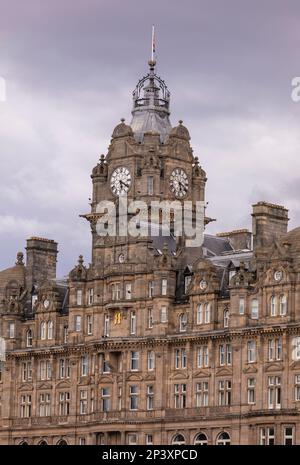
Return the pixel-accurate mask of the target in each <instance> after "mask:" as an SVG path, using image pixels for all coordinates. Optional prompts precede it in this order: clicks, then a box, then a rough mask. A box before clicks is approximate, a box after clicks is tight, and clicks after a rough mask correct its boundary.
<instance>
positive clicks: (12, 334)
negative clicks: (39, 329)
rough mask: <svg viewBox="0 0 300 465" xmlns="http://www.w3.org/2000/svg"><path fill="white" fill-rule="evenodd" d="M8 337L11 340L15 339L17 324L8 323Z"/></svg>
mask: <svg viewBox="0 0 300 465" xmlns="http://www.w3.org/2000/svg"><path fill="white" fill-rule="evenodd" d="M8 337H9V339H14V337H15V323H13V322H10V323H8Z"/></svg>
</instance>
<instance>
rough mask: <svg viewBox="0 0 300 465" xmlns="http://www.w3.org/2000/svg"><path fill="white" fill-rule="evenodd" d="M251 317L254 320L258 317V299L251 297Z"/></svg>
mask: <svg viewBox="0 0 300 465" xmlns="http://www.w3.org/2000/svg"><path fill="white" fill-rule="evenodd" d="M251 318H253V319H254V320H257V319H258V300H257V299H253V300H252V302H251Z"/></svg>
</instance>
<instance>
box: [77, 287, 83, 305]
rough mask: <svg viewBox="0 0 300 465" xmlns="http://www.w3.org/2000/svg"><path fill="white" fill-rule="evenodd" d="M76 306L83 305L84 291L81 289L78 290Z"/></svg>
mask: <svg viewBox="0 0 300 465" xmlns="http://www.w3.org/2000/svg"><path fill="white" fill-rule="evenodd" d="M76 304H77V305H82V290H81V289H77V292H76Z"/></svg>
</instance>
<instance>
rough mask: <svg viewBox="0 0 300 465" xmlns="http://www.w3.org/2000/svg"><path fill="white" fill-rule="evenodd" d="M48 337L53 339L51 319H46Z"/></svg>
mask: <svg viewBox="0 0 300 465" xmlns="http://www.w3.org/2000/svg"><path fill="white" fill-rule="evenodd" d="M48 339H53V321H51V320H49V321H48Z"/></svg>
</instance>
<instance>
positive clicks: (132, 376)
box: [126, 373, 143, 381]
mask: <svg viewBox="0 0 300 465" xmlns="http://www.w3.org/2000/svg"><path fill="white" fill-rule="evenodd" d="M126 380H127V381H143V377H142V376H141V375H138V374H136V373H133V374H130V375H128V376H127V378H126Z"/></svg>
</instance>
